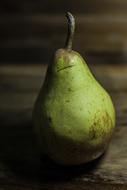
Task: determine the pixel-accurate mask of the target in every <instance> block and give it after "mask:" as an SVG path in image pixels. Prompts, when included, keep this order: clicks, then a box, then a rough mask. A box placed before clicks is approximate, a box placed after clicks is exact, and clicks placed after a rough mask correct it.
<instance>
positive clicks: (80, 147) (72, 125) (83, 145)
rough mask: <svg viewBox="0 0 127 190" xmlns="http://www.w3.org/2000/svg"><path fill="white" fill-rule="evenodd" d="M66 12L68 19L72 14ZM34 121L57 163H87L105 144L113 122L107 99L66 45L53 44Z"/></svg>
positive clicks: (41, 141) (44, 149) (42, 145)
mask: <svg viewBox="0 0 127 190" xmlns="http://www.w3.org/2000/svg"><path fill="white" fill-rule="evenodd" d="M68 17H69V19H70V20H69V21H70V22H71V21H72V20H71V18H73V16H72V15H71V14H70V13H68ZM73 21H74V20H73ZM69 27H70V25H69ZM71 27H72V26H71ZM71 32H72V31H70V33H71ZM71 35H72V33H71ZM71 37H72V36H71ZM68 39H70V38H68ZM68 41H69V40H67V42H68ZM69 45H70V44H69ZM69 45H68V43H67V47H68V46H69ZM33 121H34V130H35V132H36V136H37V139H38V141H39V145H40V150H41V152H42V153H44V154H47V155H48V156H49V157H50V158H51V159H52V160H53V161H54V162H56V163H59V164H62V165H79V164H83V163H87V162H89V161H91V160H94V159H96V158H97V157H99V156H100V155H101V154H102V153H103V152H104V151H105V150H106V148H107V146H108V145H109V142H110V140H111V137H112V134H113V131H114V127H115V109H114V106H113V103H112V100H111V98H110V96H109V95H108V93H107V92H106V91H105V90H104V88H103V87H102V86H101V85H100V84H99V83H98V82H97V80H96V79H95V78H94V76H93V75H92V73H91V71H90V70H89V68H88V66H87V64H86V62H85V61H84V59H83V58H82V57H81V55H80V54H79V53H77V52H75V51H73V50H71V46H69V48H63V49H59V50H57V51H56V53H55V55H54V59H53V61H52V62H51V63H50V64H49V66H48V70H47V73H46V78H45V81H44V84H43V86H42V89H41V91H40V93H39V96H38V98H37V100H36V102H35V106H34V110H33Z"/></svg>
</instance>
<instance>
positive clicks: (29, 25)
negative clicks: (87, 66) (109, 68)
mask: <svg viewBox="0 0 127 190" xmlns="http://www.w3.org/2000/svg"><path fill="white" fill-rule="evenodd" d="M67 11H70V12H72V14H74V15H75V17H76V33H75V40H74V44H73V49H74V50H76V51H78V52H80V53H81V54H82V55H83V56H84V57H85V58H86V59H87V60H88V61H89V62H90V63H91V62H97V63H103V62H105V63H122V62H126V61H127V1H126V0H103V1H102V0H91V1H90V0H78V1H74V0H69V1H64V0H53V1H49V0H47V1H46V0H45V1H43V0H4V1H3V0H2V1H1V2H0V63H16V64H19V63H47V62H48V61H49V60H50V57H51V55H52V54H53V53H54V51H55V50H56V49H58V48H60V47H63V46H64V41H65V37H66V31H67V30H66V28H67V25H66V18H65V13H66V12H67Z"/></svg>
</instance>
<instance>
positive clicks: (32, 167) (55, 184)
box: [0, 64, 127, 190]
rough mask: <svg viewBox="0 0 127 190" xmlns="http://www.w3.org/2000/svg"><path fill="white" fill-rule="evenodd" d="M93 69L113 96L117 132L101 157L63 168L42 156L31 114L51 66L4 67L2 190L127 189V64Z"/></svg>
mask: <svg viewBox="0 0 127 190" xmlns="http://www.w3.org/2000/svg"><path fill="white" fill-rule="evenodd" d="M90 67H91V69H92V71H93V73H94V75H95V76H96V78H97V79H98V80H99V81H100V83H101V84H102V85H103V86H104V87H105V88H106V89H107V90H108V92H109V93H110V95H111V96H112V99H113V101H114V104H115V107H116V112H117V123H116V131H115V134H114V137H113V139H112V142H111V144H110V146H109V149H108V151H107V152H106V153H105V155H103V156H102V157H101V158H100V159H98V160H96V161H94V162H92V163H90V164H87V165H82V166H78V167H61V166H57V165H55V164H53V163H52V162H51V161H50V160H47V159H46V158H40V156H39V152H38V149H37V148H36V143H35V139H34V135H33V133H32V122H31V112H32V108H33V103H34V101H35V99H36V96H37V94H38V91H39V89H40V87H41V85H42V83H43V79H44V76H45V71H46V66H45V65H41V64H40V65H38V64H32V65H1V66H0V189H4V190H10V189H13V190H23V189H24V190H26V189H27V190H35V189H36V190H37V189H44V190H49V189H53V190H59V189H60V190H64V189H65V190H68V189H71V190H73V189H75V190H77V189H82V190H91V189H97V190H102V189H103V190H105V189H108V190H110V189H112V190H116V189H117V190H118V189H127V65H125V64H121V65H120V64H117V65H109V64H102V65H101V64H100V65H97V64H95V65H94V64H92V65H90Z"/></svg>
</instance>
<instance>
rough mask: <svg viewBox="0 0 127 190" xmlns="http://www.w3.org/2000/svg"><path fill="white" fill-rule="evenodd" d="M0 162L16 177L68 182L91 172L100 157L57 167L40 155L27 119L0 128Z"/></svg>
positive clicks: (30, 179) (38, 180)
mask: <svg viewBox="0 0 127 190" xmlns="http://www.w3.org/2000/svg"><path fill="white" fill-rule="evenodd" d="M0 150H1V156H0V162H1V163H2V165H3V167H4V169H5V168H7V174H8V175H10V176H16V177H18V179H20V180H25V181H29V182H30V181H32V182H34V183H37V182H40V183H42V182H54V181H59V182H61V181H69V180H72V179H74V178H76V177H80V176H82V175H83V176H84V175H85V174H89V173H91V172H93V171H94V170H95V169H96V167H97V166H98V164H100V163H101V161H102V160H103V157H104V155H102V156H101V157H99V158H98V159H96V160H94V161H92V162H90V163H88V164H83V165H80V166H68V167H67V166H61V165H58V164H55V163H54V162H52V161H51V160H50V159H49V158H47V157H46V156H44V155H43V156H42V155H41V156H40V154H39V150H38V149H37V144H36V140H35V138H34V134H33V131H32V123H31V121H30V120H27V121H24V122H23V123H21V122H20V124H19V125H18V126H17V125H11V126H6V127H1V128H0Z"/></svg>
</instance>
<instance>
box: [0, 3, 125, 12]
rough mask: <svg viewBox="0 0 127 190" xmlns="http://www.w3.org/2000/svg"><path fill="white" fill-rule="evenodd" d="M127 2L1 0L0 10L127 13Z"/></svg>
mask: <svg viewBox="0 0 127 190" xmlns="http://www.w3.org/2000/svg"><path fill="white" fill-rule="evenodd" d="M126 8H127V2H126V0H121V1H120V0H116V1H115V0H110V1H109V0H107V1H106V0H104V1H103V2H102V1H100V0H96V1H88V0H86V1H82V0H79V2H78V4H77V3H75V2H74V1H73V0H70V1H69V2H68V3H65V2H64V1H61V2H60V3H59V1H58V0H54V1H53V2H51V1H50V2H49V1H43V2H42V1H33V0H26V1H25V0H23V1H18V2H17V1H16V0H12V1H9V0H6V1H2V2H1V7H0V12H2V13H11V14H14V13H19V12H21V13H31V12H32V13H33V14H34V13H37V12H49V13H50V14H51V13H56V12H58V13H61V12H65V11H66V10H71V11H73V12H82V13H89V12H95V13H97V14H98V13H103V12H108V13H109V12H114V13H119V12H124V13H126Z"/></svg>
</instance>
